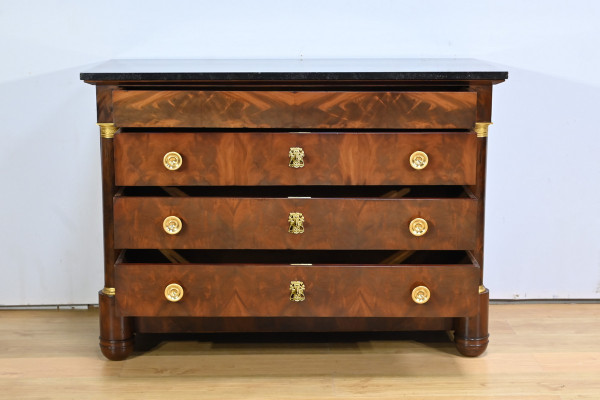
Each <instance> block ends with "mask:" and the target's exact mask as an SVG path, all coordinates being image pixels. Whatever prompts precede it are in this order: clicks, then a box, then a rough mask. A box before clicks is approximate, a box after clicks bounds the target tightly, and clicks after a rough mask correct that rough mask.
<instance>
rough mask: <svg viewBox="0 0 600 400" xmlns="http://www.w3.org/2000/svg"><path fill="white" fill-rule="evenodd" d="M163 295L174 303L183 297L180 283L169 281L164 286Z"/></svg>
mask: <svg viewBox="0 0 600 400" xmlns="http://www.w3.org/2000/svg"><path fill="white" fill-rule="evenodd" d="M165 297H166V298H167V300H169V301H171V302H173V303H176V302H178V301H179V300H181V298H182V297H183V288H182V287H181V285H178V284H176V283H171V284H170V285H167V287H166V288H165Z"/></svg>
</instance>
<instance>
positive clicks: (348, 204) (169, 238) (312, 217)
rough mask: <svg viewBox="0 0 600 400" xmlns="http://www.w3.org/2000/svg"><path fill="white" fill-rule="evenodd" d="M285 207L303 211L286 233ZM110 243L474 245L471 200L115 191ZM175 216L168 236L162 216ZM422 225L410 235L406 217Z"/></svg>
mask: <svg viewBox="0 0 600 400" xmlns="http://www.w3.org/2000/svg"><path fill="white" fill-rule="evenodd" d="M291 212H301V213H302V214H303V215H304V218H305V221H304V228H305V232H304V233H303V234H291V233H288V227H289V223H288V216H289V213H291ZM114 213H115V226H114V229H115V246H116V247H117V248H120V249H127V248H129V249H194V248H196V249H332V250H352V249H363V250H369V249H391V250H393V249H406V250H426V249H437V250H465V249H471V248H473V247H474V246H475V238H476V236H475V229H474V228H475V225H476V221H477V219H476V218H477V200H474V199H469V198H465V199H335V198H334V199H323V198H314V199H277V198H223V197H117V198H115V202H114ZM171 215H174V216H176V217H178V218H180V219H181V221H182V222H183V229H182V230H181V232H179V233H178V234H176V235H170V234H167V233H166V232H165V231H164V229H163V226H162V223H163V220H164V219H165V218H166V217H168V216H171ZM414 218H423V219H425V220H426V221H427V223H428V225H429V229H428V231H427V233H426V234H425V235H424V236H420V237H416V236H413V235H412V234H411V233H410V231H409V224H410V222H411V220H412V219H414Z"/></svg>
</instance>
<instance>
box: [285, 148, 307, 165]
mask: <svg viewBox="0 0 600 400" xmlns="http://www.w3.org/2000/svg"><path fill="white" fill-rule="evenodd" d="M289 156H290V163H289V164H288V165H289V166H290V167H291V168H303V167H304V150H303V149H302V147H290V153H289Z"/></svg>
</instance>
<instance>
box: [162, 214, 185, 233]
mask: <svg viewBox="0 0 600 400" xmlns="http://www.w3.org/2000/svg"><path fill="white" fill-rule="evenodd" d="M181 228H183V223H182V222H181V220H180V219H179V218H177V217H176V216H174V215H170V216H168V217H167V218H165V220H164V221H163V229H164V230H165V232H167V233H168V234H169V235H176V234H178V233H179V232H181Z"/></svg>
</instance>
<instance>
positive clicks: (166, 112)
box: [113, 90, 477, 129]
mask: <svg viewBox="0 0 600 400" xmlns="http://www.w3.org/2000/svg"><path fill="white" fill-rule="evenodd" d="M476 103H477V94H476V93H474V92H336V91H332V92H307V91H304V92H303V91H298V92H291V91H268V90H267V91H201V90H194V91H192V90H179V91H177V90H160V91H157V90H115V91H113V115H114V122H115V124H116V125H117V126H119V127H154V128H174V127H178V128H185V127H200V128H288V129H323V128H331V129H471V128H472V127H473V125H474V123H475V118H476V105H477V104H476Z"/></svg>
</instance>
